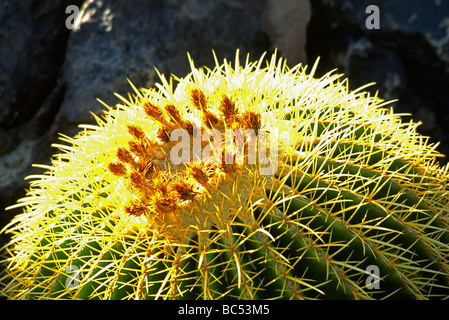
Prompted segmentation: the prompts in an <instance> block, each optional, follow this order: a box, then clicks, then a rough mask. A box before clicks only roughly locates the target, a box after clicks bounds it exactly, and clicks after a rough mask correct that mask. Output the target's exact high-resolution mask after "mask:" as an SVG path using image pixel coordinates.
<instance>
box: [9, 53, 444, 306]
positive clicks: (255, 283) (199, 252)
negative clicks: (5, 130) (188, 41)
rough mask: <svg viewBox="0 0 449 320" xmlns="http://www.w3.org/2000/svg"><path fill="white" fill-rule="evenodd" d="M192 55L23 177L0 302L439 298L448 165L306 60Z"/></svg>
mask: <svg viewBox="0 0 449 320" xmlns="http://www.w3.org/2000/svg"><path fill="white" fill-rule="evenodd" d="M189 60H190V63H191V67H192V71H191V73H190V74H189V75H187V76H186V77H185V78H182V79H179V78H175V77H172V78H170V79H168V80H167V79H166V78H165V77H164V76H163V75H160V79H161V82H160V84H157V86H156V88H150V89H139V90H138V89H137V88H135V87H134V86H133V89H134V91H135V92H134V94H133V95H130V96H129V97H128V99H125V98H123V97H120V96H118V97H119V98H120V99H121V100H122V101H123V104H122V105H117V106H116V107H115V108H112V107H109V106H106V108H107V110H106V112H105V115H104V116H103V117H102V118H100V117H97V116H96V120H97V123H98V125H96V126H92V125H83V126H81V127H82V129H83V130H82V131H81V132H80V133H79V134H78V135H77V136H76V137H74V138H70V137H66V136H63V137H62V140H63V141H65V142H66V143H67V144H65V145H62V144H61V145H56V147H58V148H60V149H61V151H62V152H61V153H60V154H58V155H56V156H55V157H54V159H53V161H52V165H51V166H42V167H43V168H44V169H46V170H47V171H46V173H45V174H43V175H36V176H33V177H30V178H32V179H33V181H32V182H31V184H30V190H29V193H28V196H27V197H25V198H23V199H21V200H20V202H19V203H18V204H17V206H24V207H25V210H24V212H23V213H22V214H20V215H18V216H17V217H16V218H15V219H14V221H13V222H12V223H11V224H10V225H8V226H7V227H6V228H5V230H6V231H8V232H11V233H13V238H12V240H11V242H10V243H9V244H7V245H6V246H5V248H3V249H4V251H3V253H4V255H5V256H4V258H3V260H2V264H3V265H4V266H5V267H6V268H5V272H4V274H3V276H2V278H1V281H2V282H3V283H4V284H5V288H4V289H3V290H2V293H3V294H4V295H6V296H7V297H8V298H11V299H22V298H31V299H35V298H44V299H58V298H64V299H94V298H100V299H219V298H239V299H257V298H270V299H271V298H338V299H342V298H356V299H371V298H388V297H406V298H418V299H427V298H433V297H436V298H447V297H449V285H448V274H449V267H448V262H449V258H448V254H449V235H448V223H449V220H448V206H449V205H448V200H449V195H448V187H447V183H448V173H447V171H448V166H445V167H441V166H439V165H438V164H437V162H436V160H435V159H436V157H438V156H440V154H439V153H438V152H437V151H436V150H435V148H436V145H431V144H430V143H428V141H427V139H426V138H425V137H423V136H421V135H419V134H418V133H417V132H416V126H417V125H418V124H415V123H402V122H401V119H400V115H397V114H394V113H393V112H392V111H391V110H389V109H386V108H384V106H385V105H386V104H387V103H386V102H384V101H383V100H381V99H380V98H378V97H377V96H374V97H373V96H370V95H369V94H368V93H366V92H364V91H363V89H364V87H363V88H360V89H358V90H356V91H352V92H351V91H349V89H348V85H347V81H346V80H342V81H340V78H341V75H336V74H333V73H328V74H326V75H325V76H323V77H321V78H319V79H317V78H314V77H313V74H314V70H315V68H316V64H315V65H314V66H313V68H312V70H311V71H310V72H309V73H306V69H307V68H304V67H302V66H301V65H298V66H295V67H293V68H288V67H287V66H286V63H285V61H284V60H282V59H277V58H276V55H274V56H273V57H272V58H271V60H270V61H269V62H268V63H267V65H266V66H263V65H262V64H263V61H264V60H263V59H262V58H261V59H260V60H258V61H256V62H250V61H249V60H248V59H247V61H246V63H245V65H243V66H242V65H240V64H239V59H238V53H237V55H236V59H235V63H234V66H233V67H232V66H231V64H230V63H228V62H227V61H226V60H225V61H224V63H222V64H220V63H218V61H216V67H215V68H214V69H213V70H210V69H207V68H195V66H194V64H193V61H192V60H191V59H190V58H189ZM174 82H177V84H176V87H175V86H174ZM370 270H377V276H378V278H377V283H375V285H371V284H372V283H370V282H368V281H367V279H368V278H369V277H370V276H371V273H370Z"/></svg>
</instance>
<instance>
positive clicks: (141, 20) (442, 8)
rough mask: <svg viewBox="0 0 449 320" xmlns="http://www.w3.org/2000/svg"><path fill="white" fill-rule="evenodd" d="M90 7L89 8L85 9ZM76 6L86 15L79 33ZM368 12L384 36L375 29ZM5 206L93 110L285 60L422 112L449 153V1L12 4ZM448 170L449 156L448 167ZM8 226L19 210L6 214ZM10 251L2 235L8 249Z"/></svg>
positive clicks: (2, 16) (7, 24)
mask: <svg viewBox="0 0 449 320" xmlns="http://www.w3.org/2000/svg"><path fill="white" fill-rule="evenodd" d="M83 4H84V6H83V7H82V5H83ZM68 5H77V6H78V7H80V8H82V9H83V10H84V9H85V10H84V11H83V21H81V23H80V28H79V30H69V29H67V27H66V19H67V18H68V17H69V14H68V13H66V11H65V10H66V7H67V6H68ZM368 5H377V6H378V8H379V10H380V28H379V29H371V30H370V29H367V28H366V26H365V20H366V19H367V17H368V16H369V14H367V13H365V9H366V7H367V6H368ZM0 43H1V46H0V208H5V207H7V206H9V205H12V204H14V203H15V202H16V200H17V199H18V198H20V197H22V196H24V195H25V188H26V187H27V185H28V183H29V182H27V181H25V180H24V178H25V177H26V176H28V175H30V174H34V173H41V172H42V170H41V169H37V168H32V167H31V164H32V163H43V164H49V160H50V156H51V155H52V154H54V153H55V152H57V150H56V149H55V148H51V147H50V145H51V144H52V143H55V142H58V134H59V133H63V134H65V135H73V134H75V133H76V132H77V131H78V127H77V125H78V124H79V123H93V117H92V115H91V113H90V112H93V113H96V114H100V113H101V111H102V109H103V106H102V105H101V104H100V103H99V102H98V101H97V98H98V99H100V100H102V101H104V102H105V103H107V104H109V105H114V104H116V103H118V102H119V100H118V99H117V98H116V97H115V96H114V92H117V93H119V94H121V95H123V96H125V97H126V96H127V92H130V91H131V90H132V89H131V87H130V85H129V84H128V82H127V78H128V79H130V80H131V81H132V82H133V83H134V84H135V85H136V87H148V86H151V85H153V84H154V83H155V81H157V74H156V72H155V70H154V68H155V67H156V68H157V69H158V70H159V71H160V72H162V73H164V74H166V75H169V74H171V73H173V74H176V75H177V76H184V75H185V74H187V72H188V71H189V64H188V60H187V55H186V53H187V52H189V53H190V54H191V56H192V58H193V59H194V60H195V63H196V65H197V66H201V65H206V66H210V67H213V64H214V61H213V56H212V49H214V51H215V53H216V54H217V57H218V59H219V61H222V59H223V58H227V59H230V60H233V58H234V55H235V50H236V49H237V48H239V49H240V51H241V57H242V59H244V58H245V56H246V53H250V55H251V57H252V58H253V59H257V58H258V57H259V56H260V55H261V54H262V53H263V52H265V51H267V52H269V53H271V52H273V50H274V49H275V48H277V49H278V52H279V53H280V54H281V55H282V56H285V57H287V58H288V62H289V64H290V65H294V64H296V63H299V62H302V63H304V64H305V63H307V62H309V63H313V62H314V61H315V59H316V58H317V57H318V56H320V57H321V60H320V64H319V68H318V71H317V74H318V75H320V74H324V73H326V72H328V71H330V70H332V69H337V72H338V73H345V75H346V76H347V77H348V78H349V84H350V86H351V88H357V87H359V86H361V85H364V84H366V83H370V82H376V83H377V84H376V85H374V86H372V87H370V89H369V90H371V91H372V92H373V93H374V92H375V91H376V90H378V91H379V96H381V97H383V98H385V99H387V100H391V99H399V101H398V102H395V103H394V104H392V106H393V107H394V109H395V111H396V112H399V113H411V114H412V118H413V120H414V121H421V122H422V123H423V124H422V125H421V126H420V127H419V131H420V132H421V133H422V134H424V135H426V136H430V137H432V141H433V142H437V141H441V144H440V146H439V147H438V150H439V151H440V152H442V153H445V154H448V155H449V128H448V127H449V93H448V92H449V2H448V1H446V0H383V1H380V0H379V1H374V0H366V1H365V0H363V1H360V0H357V1H356V0H354V1H351V0H310V3H309V1H308V0H296V1H295V0H248V1H239V0H184V1H181V0H151V1H150V0H133V1H125V0H115V1H102V0H89V1H82V0H80V1H53V0H21V1H13V0H0ZM446 162H447V157H445V158H442V159H441V163H442V164H444V163H446ZM0 210H1V211H0V228H2V227H3V226H4V225H5V224H6V223H7V222H8V221H10V219H11V218H12V217H13V215H14V214H16V213H17V212H18V211H19V210H9V211H5V212H3V211H4V210H3V209H0ZM5 241H7V237H6V236H5V235H4V234H1V235H0V246H1V245H2V244H3V243H4V242H5Z"/></svg>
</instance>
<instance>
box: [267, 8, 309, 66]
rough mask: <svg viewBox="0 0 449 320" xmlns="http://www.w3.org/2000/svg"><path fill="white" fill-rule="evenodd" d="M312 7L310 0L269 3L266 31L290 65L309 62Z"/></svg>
mask: <svg viewBox="0 0 449 320" xmlns="http://www.w3.org/2000/svg"><path fill="white" fill-rule="evenodd" d="M310 16H311V6H310V3H309V1H308V0H300V1H291V0H270V1H268V4H267V8H266V12H265V16H264V24H263V26H264V29H265V30H266V32H267V33H268V35H269V37H270V39H272V42H273V44H274V46H275V47H276V48H277V49H278V50H279V53H280V55H282V56H283V57H285V58H286V59H287V62H288V63H289V64H290V65H292V66H293V65H296V64H298V63H301V62H302V63H303V64H305V63H306V62H307V55H306V51H305V47H306V32H304V30H307V26H308V24H309V21H310Z"/></svg>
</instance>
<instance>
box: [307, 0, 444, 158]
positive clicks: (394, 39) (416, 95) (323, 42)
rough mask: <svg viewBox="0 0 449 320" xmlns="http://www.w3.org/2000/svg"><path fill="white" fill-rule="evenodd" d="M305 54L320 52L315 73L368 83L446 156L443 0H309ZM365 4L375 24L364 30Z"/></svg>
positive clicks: (311, 58) (314, 55)
mask: <svg viewBox="0 0 449 320" xmlns="http://www.w3.org/2000/svg"><path fill="white" fill-rule="evenodd" d="M312 4H313V9H312V10H313V14H312V19H311V22H310V24H309V29H308V37H307V41H308V43H307V52H308V58H309V61H314V60H315V59H316V58H317V57H318V56H321V60H320V61H321V63H320V66H319V69H318V70H319V74H323V73H325V72H328V71H329V70H330V69H334V68H336V67H337V68H338V72H341V73H344V74H345V76H346V77H347V78H348V79H349V85H350V88H352V89H355V88H357V87H359V86H362V85H364V84H366V83H372V82H374V83H376V84H375V85H374V86H372V87H371V88H368V89H369V91H371V92H372V93H373V94H374V93H375V92H376V91H378V92H379V96H380V97H382V98H384V99H386V100H392V99H398V101H397V102H395V103H394V104H392V105H391V106H392V107H393V108H394V110H395V111H396V112H397V113H408V114H411V116H404V120H405V121H408V120H410V119H412V120H413V121H415V122H418V121H420V122H422V123H423V124H422V125H421V126H419V127H418V131H419V132H420V133H422V134H423V135H425V136H429V137H431V139H430V141H431V142H432V143H436V142H441V144H440V145H439V147H438V151H440V152H442V153H443V154H445V155H446V156H445V157H444V158H441V159H440V163H442V164H445V163H447V161H448V155H449V134H448V130H447V123H449V95H448V94H447V88H448V87H449V60H448V52H449V50H448V45H449V23H448V21H449V2H447V1H439V0H436V1H413V0H407V1H405V0H404V1H388V0H377V1H370V0H363V1H351V0H321V1H316V2H312ZM369 5H375V6H377V8H378V9H379V22H380V23H379V29H368V28H367V27H366V20H367V18H368V17H369V15H370V14H371V11H369V12H368V13H367V12H366V11H367V10H366V8H367V7H368V6H369Z"/></svg>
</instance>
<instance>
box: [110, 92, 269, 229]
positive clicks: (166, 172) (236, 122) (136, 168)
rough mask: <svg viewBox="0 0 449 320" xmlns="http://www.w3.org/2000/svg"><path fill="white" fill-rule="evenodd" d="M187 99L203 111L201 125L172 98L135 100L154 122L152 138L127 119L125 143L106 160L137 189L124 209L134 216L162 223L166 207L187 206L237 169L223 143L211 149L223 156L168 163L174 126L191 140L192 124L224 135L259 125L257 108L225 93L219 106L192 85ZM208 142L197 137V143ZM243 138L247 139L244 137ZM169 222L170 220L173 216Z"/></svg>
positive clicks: (170, 211) (203, 144) (178, 207)
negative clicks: (244, 109)
mask: <svg viewBox="0 0 449 320" xmlns="http://www.w3.org/2000/svg"><path fill="white" fill-rule="evenodd" d="M190 101H191V103H192V105H193V106H194V107H195V108H196V109H197V110H199V111H200V112H201V114H202V117H201V125H200V126H198V127H195V126H196V124H194V123H193V122H192V121H190V120H187V119H186V118H185V117H184V116H183V115H182V114H181V112H180V110H179V109H178V107H176V106H175V105H174V104H167V105H165V106H164V107H160V106H158V105H156V104H155V103H152V102H151V101H149V100H148V99H141V100H140V101H138V103H137V104H138V105H140V106H141V107H142V109H143V111H144V112H145V114H146V116H148V118H149V119H150V120H151V121H153V122H155V123H156V124H157V125H158V129H157V135H156V137H157V139H156V140H151V139H150V138H149V135H147V133H146V132H145V129H144V128H142V127H139V126H137V125H134V124H128V125H127V131H128V133H129V135H130V138H131V139H130V141H129V142H128V147H119V148H118V150H117V152H116V160H114V161H112V162H110V163H109V164H108V169H109V171H110V172H111V173H113V174H114V175H115V176H118V177H121V178H125V179H126V180H128V181H129V185H130V187H131V188H133V189H134V190H135V191H134V192H135V193H136V194H137V195H138V200H134V201H133V202H132V203H130V204H128V205H127V206H126V207H125V212H127V213H129V214H131V215H135V216H141V215H142V214H144V215H146V216H148V217H151V220H153V221H155V220H156V221H158V222H157V224H159V225H160V226H164V225H165V223H166V222H168V221H165V219H166V217H168V216H167V213H175V212H176V211H177V210H178V209H180V208H184V207H186V206H188V205H189V204H191V203H192V202H193V201H194V200H195V199H199V198H201V197H202V196H204V194H207V189H208V188H210V187H212V188H216V187H217V184H218V183H219V181H221V179H223V178H224V179H225V180H226V179H227V178H229V177H230V176H232V175H233V174H234V173H236V172H237V171H239V170H240V169H241V168H240V165H239V164H236V163H235V157H236V155H235V153H234V154H232V150H231V151H229V150H225V147H224V146H223V148H222V150H212V152H213V153H214V152H221V159H222V161H221V162H219V163H217V162H214V161H207V159H193V157H190V158H189V161H188V162H187V163H185V164H183V165H182V166H181V168H179V166H178V167H176V168H174V167H173V166H171V165H170V159H169V156H168V155H169V154H170V148H171V147H172V146H173V144H174V143H173V142H172V141H171V140H170V135H171V132H172V131H173V130H175V129H182V130H186V131H187V133H188V134H189V137H190V141H191V142H192V141H193V139H194V138H193V135H194V130H199V132H200V133H201V132H202V131H204V130H208V129H219V130H221V131H220V132H221V134H222V138H223V139H225V132H224V129H226V128H231V129H236V128H242V129H243V130H247V129H252V130H254V131H255V132H256V133H257V131H258V130H260V128H261V116H260V114H259V113H257V112H252V111H247V112H242V113H240V112H239V110H238V108H237V107H236V105H235V103H234V102H233V101H232V100H231V99H229V97H228V96H226V95H224V96H223V97H222V100H221V101H220V103H219V105H218V107H216V108H211V106H210V103H209V101H208V98H207V96H206V95H205V94H204V93H203V92H202V91H201V90H200V89H193V90H191V92H190ZM217 110H218V112H217ZM216 113H217V114H216ZM234 142H235V141H234ZM207 143H208V142H207V141H201V147H202V148H203V147H204V146H205V144H207ZM245 143H246V145H247V143H248V142H245ZM229 158H231V162H230V163H226V162H225V159H229ZM173 168H174V169H173ZM172 218H173V216H172ZM174 218H175V219H176V217H174ZM170 223H174V222H173V219H172V221H170Z"/></svg>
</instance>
